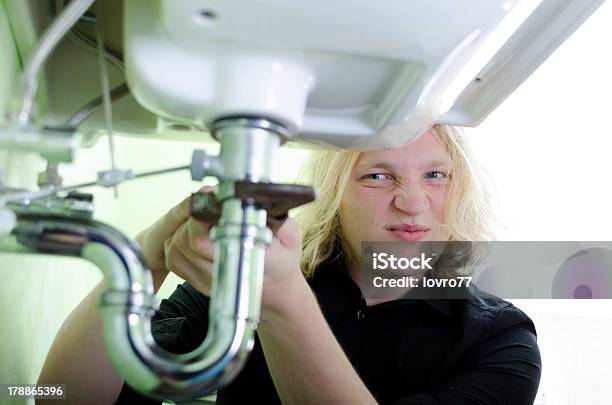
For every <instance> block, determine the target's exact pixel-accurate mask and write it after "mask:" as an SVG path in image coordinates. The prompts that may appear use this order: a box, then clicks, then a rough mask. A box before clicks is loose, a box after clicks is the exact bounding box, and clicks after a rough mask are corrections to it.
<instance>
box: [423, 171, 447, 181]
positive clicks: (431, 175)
mask: <svg viewBox="0 0 612 405" xmlns="http://www.w3.org/2000/svg"><path fill="white" fill-rule="evenodd" d="M425 177H426V178H428V179H441V180H444V179H448V173H446V172H442V171H440V170H433V171H431V172H427V174H426V175H425Z"/></svg>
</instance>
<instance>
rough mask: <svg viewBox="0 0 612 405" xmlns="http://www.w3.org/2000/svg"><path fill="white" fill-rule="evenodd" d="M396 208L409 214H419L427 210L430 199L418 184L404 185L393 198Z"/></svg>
mask: <svg viewBox="0 0 612 405" xmlns="http://www.w3.org/2000/svg"><path fill="white" fill-rule="evenodd" d="M393 204H394V205H395V208H397V209H398V210H400V211H404V212H405V213H407V214H408V215H411V216H412V215H418V214H420V213H422V212H424V211H426V210H427V208H428V207H429V200H428V199H427V195H426V193H425V192H424V191H423V190H422V189H421V188H420V187H418V186H412V187H402V188H401V189H400V190H399V191H398V193H397V195H396V196H395V198H394V200H393Z"/></svg>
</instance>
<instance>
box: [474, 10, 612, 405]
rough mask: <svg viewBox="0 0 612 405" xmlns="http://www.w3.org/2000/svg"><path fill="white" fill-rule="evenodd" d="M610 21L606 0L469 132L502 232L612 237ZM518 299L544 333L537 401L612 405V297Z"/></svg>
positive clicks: (518, 236) (541, 404)
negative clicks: (494, 196)
mask: <svg viewBox="0 0 612 405" xmlns="http://www.w3.org/2000/svg"><path fill="white" fill-rule="evenodd" d="M611 22H612V2H610V1H607V2H605V3H604V4H603V5H602V6H601V7H600V8H599V9H598V10H597V11H596V12H595V14H593V15H592V16H591V18H590V19H589V20H587V21H586V22H585V23H584V25H583V26H582V27H580V28H579V29H578V30H577V31H576V32H575V33H574V35H573V36H572V37H570V38H569V39H568V40H567V41H566V42H565V43H564V44H563V45H561V47H560V48H559V49H558V50H557V51H556V52H555V53H554V54H553V55H552V56H551V57H550V58H549V59H548V60H547V61H546V62H545V63H544V64H543V65H542V66H541V67H540V68H539V69H538V71H536V72H535V73H534V74H533V75H532V76H531V77H530V78H529V79H527V81H526V82H525V83H524V84H523V86H521V87H520V88H519V89H518V90H517V91H516V92H515V93H514V94H513V95H511V96H510V97H509V98H508V99H507V100H506V102H505V103H504V104H503V105H501V106H500V107H499V108H498V109H497V110H496V111H495V112H494V113H493V114H492V115H491V116H490V117H489V118H488V119H487V120H486V121H485V122H483V124H481V125H480V126H479V127H478V128H475V129H468V130H467V133H468V135H469V136H470V138H471V140H472V143H473V144H474V148H475V149H476V153H477V154H478V156H479V157H480V159H481V161H482V162H483V164H484V166H485V167H486V168H487V169H488V170H489V172H490V173H491V175H492V177H493V179H494V181H495V183H496V186H497V188H498V201H499V207H498V212H499V214H500V216H501V218H502V219H503V220H504V222H505V224H506V226H507V229H506V231H505V232H504V233H503V234H502V235H501V239H503V240H594V241H612V213H611V210H610V207H612V182H611V181H610V174H611V173H612V170H611V169H610V162H612V129H611V128H612V127H611V126H610V123H609V121H610V117H611V116H612V111H611V110H612V102H611V98H610V97H611V95H612V52H611V47H610V40H611V39H612V24H610V23H611ZM610 277H612V269H610ZM513 301H514V303H515V304H516V305H517V306H518V307H519V308H521V309H523V310H524V311H525V312H526V313H527V314H528V315H530V317H531V318H532V319H533V320H534V323H535V325H536V329H537V332H538V341H539V345H540V350H541V353H542V362H543V374H542V381H541V384H540V390H539V393H538V397H537V401H536V404H538V405H545V404H546V405H570V404H571V405H580V404H593V405H604V404H610V403H612V390H611V388H610V384H609V382H610V381H612V346H611V345H610V343H609V342H610V341H612V300H592V301H591V300H589V301H578V300H567V301H566V300H513Z"/></svg>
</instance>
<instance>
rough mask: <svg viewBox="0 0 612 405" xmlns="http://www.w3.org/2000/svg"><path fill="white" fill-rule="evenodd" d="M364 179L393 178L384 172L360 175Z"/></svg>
mask: <svg viewBox="0 0 612 405" xmlns="http://www.w3.org/2000/svg"><path fill="white" fill-rule="evenodd" d="M362 179H364V180H393V178H392V177H391V175H389V174H386V173H370V174H366V175H365V176H363V177H362Z"/></svg>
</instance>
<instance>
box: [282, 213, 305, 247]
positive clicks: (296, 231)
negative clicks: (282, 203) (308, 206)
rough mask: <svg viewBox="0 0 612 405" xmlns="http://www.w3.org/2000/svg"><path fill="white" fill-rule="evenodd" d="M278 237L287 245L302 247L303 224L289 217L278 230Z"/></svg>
mask: <svg viewBox="0 0 612 405" xmlns="http://www.w3.org/2000/svg"><path fill="white" fill-rule="evenodd" d="M276 237H277V238H278V240H279V241H280V243H281V244H283V245H284V246H285V247H287V248H290V249H301V248H302V226H301V225H300V224H299V223H298V222H297V221H295V220H294V219H292V218H287V219H286V220H285V222H283V224H282V225H281V226H280V228H278V230H277V231H276Z"/></svg>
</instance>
